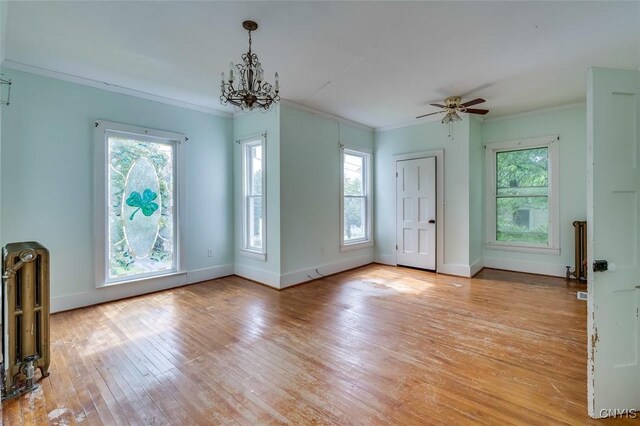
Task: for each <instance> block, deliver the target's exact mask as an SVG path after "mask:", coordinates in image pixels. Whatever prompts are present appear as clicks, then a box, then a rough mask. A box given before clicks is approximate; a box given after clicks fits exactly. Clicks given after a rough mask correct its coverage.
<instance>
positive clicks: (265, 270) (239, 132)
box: [233, 105, 281, 287]
mask: <svg viewBox="0 0 640 426" xmlns="http://www.w3.org/2000/svg"><path fill="white" fill-rule="evenodd" d="M265 132H266V133H267V142H266V144H267V148H266V168H265V170H266V195H267V197H266V203H267V210H266V212H267V217H266V219H267V223H266V237H267V258H266V261H261V260H258V259H255V258H251V257H248V256H246V255H245V254H242V253H241V251H240V248H241V247H242V238H243V237H242V202H243V200H242V149H241V147H240V144H238V143H233V150H234V152H235V155H234V163H233V164H234V193H235V215H234V216H235V217H236V221H235V271H236V274H238V275H241V276H243V277H246V278H250V279H253V280H256V281H260V282H262V283H265V284H269V285H272V286H275V287H279V284H280V270H281V268H280V250H281V249H280V106H279V105H278V106H276V107H275V108H274V109H272V110H271V111H268V112H260V111H254V112H251V113H237V114H236V115H235V116H234V120H233V139H234V140H236V141H238V140H241V139H246V138H248V137H252V136H256V135H258V134H260V133H265Z"/></svg>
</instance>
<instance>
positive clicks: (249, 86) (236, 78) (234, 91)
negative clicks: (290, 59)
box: [220, 21, 280, 111]
mask: <svg viewBox="0 0 640 426" xmlns="http://www.w3.org/2000/svg"><path fill="white" fill-rule="evenodd" d="M242 27H243V28H244V29H245V30H247V31H248V32H249V51H248V52H247V53H244V54H242V63H241V64H236V65H234V64H233V62H231V63H230V64H229V76H228V77H227V78H225V75H224V72H223V73H222V82H221V86H220V88H221V90H222V94H221V95H220V103H221V104H222V105H227V104H231V105H233V106H235V107H237V108H239V109H241V110H243V111H251V110H253V109H255V108H258V109H262V110H263V111H267V110H268V109H269V108H270V107H271V105H273V104H276V103H278V101H280V95H279V93H280V84H279V82H278V73H276V74H275V85H273V86H272V85H271V83H267V82H266V81H264V71H263V69H262V64H260V61H259V60H258V55H256V54H255V53H253V52H252V51H251V32H252V31H255V30H257V29H258V24H257V23H255V22H254V21H244V22H243V23H242ZM234 83H235V86H234Z"/></svg>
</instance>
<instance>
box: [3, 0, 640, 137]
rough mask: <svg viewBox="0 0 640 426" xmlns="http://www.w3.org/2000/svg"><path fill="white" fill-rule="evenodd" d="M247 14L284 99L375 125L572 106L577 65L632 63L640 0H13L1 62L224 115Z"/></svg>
mask: <svg viewBox="0 0 640 426" xmlns="http://www.w3.org/2000/svg"><path fill="white" fill-rule="evenodd" d="M245 19H253V20H256V21H257V22H258V24H259V25H260V28H259V29H258V31H256V32H255V33H254V35H253V46H254V51H255V52H256V53H258V55H259V57H260V60H261V61H262V63H263V65H264V68H265V73H266V75H267V76H269V79H272V76H273V73H274V72H275V71H278V72H279V74H280V81H281V85H282V92H281V94H282V96H283V98H286V99H289V100H292V101H294V102H297V103H300V104H303V105H306V106H309V107H312V108H315V109H319V110H322V111H326V112H330V113H333V114H336V115H339V116H342V117H345V118H348V119H351V120H354V121H357V122H360V123H363V124H366V125H369V126H372V127H383V126H388V125H395V124H399V123H405V122H410V121H411V120H413V118H414V117H415V116H416V115H419V114H424V113H427V112H431V111H434V109H433V108H432V107H429V106H428V105H427V104H428V103H429V102H432V101H436V100H440V99H442V98H444V97H445V96H448V95H452V94H456V95H460V94H462V95H463V96H464V98H465V99H469V98H475V97H483V98H485V99H487V103H486V104H483V105H482V106H486V107H487V108H489V109H491V112H490V113H489V115H487V117H496V116H500V115H506V114H512V113H518V112H523V111H529V110H535V109H538V108H544V107H551V106H557V105H563V104H569V103H574V102H579V101H583V100H584V99H585V84H586V82H585V73H586V69H587V67H589V66H605V67H612V68H628V69H638V68H640V2H480V1H476V2H396V1H387V2H240V1H234V2H153V1H146V2H133V1H132V2H129V1H106V2H83V1H80V2H78V1H72V2H29V1H10V2H9V7H8V21H9V22H8V28H7V41H6V59H7V60H8V61H11V62H14V63H20V64H26V65H31V66H35V67H40V68H44V69H47V70H51V71H56V72H62V73H66V74H70V75H73V76H79V77H84V78H89V79H92V80H98V81H103V82H107V83H110V84H115V85H119V86H123V87H126V88H130V89H134V90H137V91H142V92H146V93H150V94H155V95H159V96H163V97H166V98H171V99H175V100H179V101H183V102H188V103H190V104H194V105H199V106H203V107H208V108H215V109H219V110H226V111H232V109H225V108H223V107H221V106H220V104H219V101H218V96H219V79H220V72H222V71H225V70H226V69H227V68H228V64H229V61H234V62H238V61H239V59H240V55H241V53H243V52H244V51H245V50H246V48H247V33H246V32H245V31H244V30H243V29H242V26H241V23H242V21H243V20H245ZM478 107H481V106H478Z"/></svg>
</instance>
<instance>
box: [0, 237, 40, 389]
mask: <svg viewBox="0 0 640 426" xmlns="http://www.w3.org/2000/svg"><path fill="white" fill-rule="evenodd" d="M2 258H3V265H2V266H3V267H2V272H3V274H2V278H3V293H4V294H3V303H2V311H3V312H2V318H3V321H2V326H3V327H2V328H3V334H2V337H3V345H2V346H3V364H4V365H3V368H2V373H3V374H2V387H3V395H2V396H3V398H7V397H11V396H13V395H16V394H19V393H22V392H26V391H29V390H32V389H33V388H35V387H36V386H37V385H36V384H35V380H34V373H35V370H36V369H40V372H41V373H42V377H46V376H48V375H49V362H50V347H49V251H48V250H47V249H46V248H44V247H43V246H42V245H40V244H38V243H36V242H24V243H12V244H7V245H6V246H5V247H4V249H3V257H2Z"/></svg>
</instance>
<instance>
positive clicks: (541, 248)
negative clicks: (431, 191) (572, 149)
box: [485, 135, 560, 255]
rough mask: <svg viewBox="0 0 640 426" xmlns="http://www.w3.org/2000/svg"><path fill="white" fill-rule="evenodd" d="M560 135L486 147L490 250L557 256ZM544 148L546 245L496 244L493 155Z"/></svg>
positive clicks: (487, 244)
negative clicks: (546, 164) (545, 162)
mask: <svg viewBox="0 0 640 426" xmlns="http://www.w3.org/2000/svg"><path fill="white" fill-rule="evenodd" d="M559 141H560V136H558V135H552V136H542V137H536V138H529V139H519V140H514V141H508V142H500V143H492V144H489V145H486V146H485V173H486V175H485V182H486V200H485V201H486V213H487V215H486V227H485V230H486V235H485V247H486V248H487V249H490V250H508V251H518V252H525V253H540V254H552V255H559V254H560V197H559V194H560V191H559V188H560V179H559V172H560V168H559V165H560V158H559V153H560V152H559V151H560V150H559ZM531 148H547V149H548V150H549V151H548V152H549V169H548V173H549V193H548V199H549V225H548V228H547V229H548V233H549V242H548V244H534V243H514V242H511V241H510V242H501V241H496V201H495V200H496V195H497V194H496V154H497V153H498V152H503V151H513V150H517V149H531Z"/></svg>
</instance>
